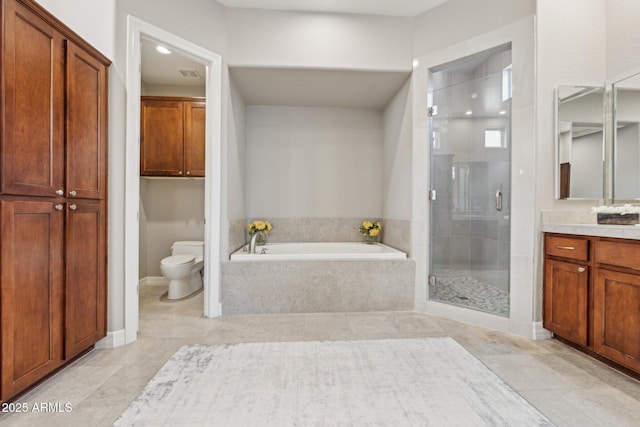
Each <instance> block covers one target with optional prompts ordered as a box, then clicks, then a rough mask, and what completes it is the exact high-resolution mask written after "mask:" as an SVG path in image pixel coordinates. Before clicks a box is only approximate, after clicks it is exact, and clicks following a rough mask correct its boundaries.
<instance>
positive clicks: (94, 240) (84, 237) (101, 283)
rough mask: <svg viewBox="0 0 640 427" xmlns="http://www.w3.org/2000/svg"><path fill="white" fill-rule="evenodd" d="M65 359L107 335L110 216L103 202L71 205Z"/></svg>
mask: <svg viewBox="0 0 640 427" xmlns="http://www.w3.org/2000/svg"><path fill="white" fill-rule="evenodd" d="M66 239H67V240H66V306H65V308H66V322H65V324H66V326H65V332H66V335H65V358H66V359H71V358H73V357H74V356H76V355H78V354H80V353H81V352H83V351H84V350H86V349H88V348H89V347H91V346H92V345H93V344H95V343H96V342H97V341H98V340H99V339H100V338H102V337H104V336H105V335H106V329H105V328H106V322H105V320H106V319H105V317H106V298H105V295H106V252H105V248H106V216H105V209H104V204H103V203H99V202H98V203H96V202H80V203H75V202H73V203H69V204H68V205H67V219H66Z"/></svg>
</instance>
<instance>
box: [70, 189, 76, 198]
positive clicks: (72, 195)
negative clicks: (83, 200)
mask: <svg viewBox="0 0 640 427" xmlns="http://www.w3.org/2000/svg"><path fill="white" fill-rule="evenodd" d="M76 194H78V193H76V192H75V191H73V190H71V191H69V195H70V196H71V197H76Z"/></svg>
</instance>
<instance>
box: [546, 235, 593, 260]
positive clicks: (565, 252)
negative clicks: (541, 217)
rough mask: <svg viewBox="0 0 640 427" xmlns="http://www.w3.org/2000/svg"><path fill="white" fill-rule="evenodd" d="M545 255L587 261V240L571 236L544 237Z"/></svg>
mask: <svg viewBox="0 0 640 427" xmlns="http://www.w3.org/2000/svg"><path fill="white" fill-rule="evenodd" d="M544 248H545V253H546V254H547V255H551V256H557V257H562V258H569V259H576V260H579V261H587V260H588V259H589V240H588V239H581V238H579V237H572V236H563V237H560V236H549V235H545V237H544Z"/></svg>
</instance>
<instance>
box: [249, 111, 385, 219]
mask: <svg viewBox="0 0 640 427" xmlns="http://www.w3.org/2000/svg"><path fill="white" fill-rule="evenodd" d="M246 138H247V150H246V178H245V179H246V185H247V187H246V197H245V200H246V206H247V211H246V214H247V217H249V218H253V217H269V218H299V217H302V218H305V217H318V218H322V217H340V218H350V217H373V218H376V217H380V216H381V215H382V192H383V185H382V170H383V160H382V157H383V129H382V112H381V111H378V110H367V109H355V108H331V107H326V108H322V107H269V106H249V107H247V135H246Z"/></svg>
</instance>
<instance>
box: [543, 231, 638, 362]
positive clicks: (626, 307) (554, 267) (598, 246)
mask: <svg viewBox="0 0 640 427" xmlns="http://www.w3.org/2000/svg"><path fill="white" fill-rule="evenodd" d="M544 263H545V267H544V273H545V274H544V290H543V292H544V309H543V314H544V319H543V323H544V327H545V328H546V329H548V330H550V331H552V332H553V333H555V334H556V335H557V336H559V337H562V338H564V339H565V340H568V341H570V342H572V343H574V344H576V345H578V347H580V348H583V349H584V350H585V351H587V352H590V353H593V354H595V355H597V356H599V357H600V358H603V359H606V360H609V361H611V362H614V363H615V364H617V365H619V366H622V367H624V368H627V369H630V370H631V371H633V372H635V373H637V374H640V240H629V239H616V238H608V237H595V236H575V235H560V234H551V233H546V234H545V262H544Z"/></svg>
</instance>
